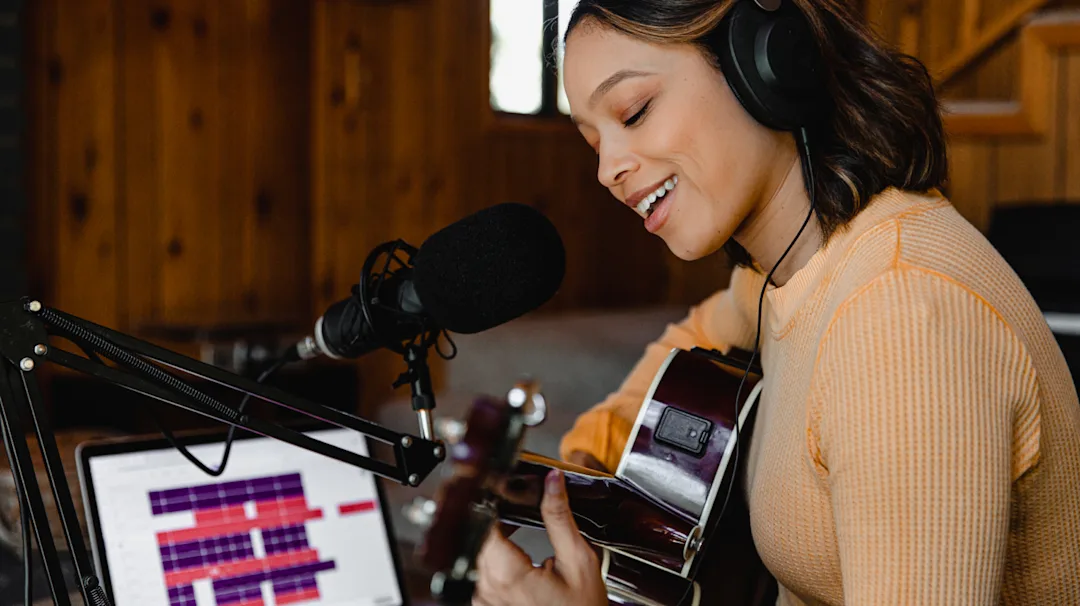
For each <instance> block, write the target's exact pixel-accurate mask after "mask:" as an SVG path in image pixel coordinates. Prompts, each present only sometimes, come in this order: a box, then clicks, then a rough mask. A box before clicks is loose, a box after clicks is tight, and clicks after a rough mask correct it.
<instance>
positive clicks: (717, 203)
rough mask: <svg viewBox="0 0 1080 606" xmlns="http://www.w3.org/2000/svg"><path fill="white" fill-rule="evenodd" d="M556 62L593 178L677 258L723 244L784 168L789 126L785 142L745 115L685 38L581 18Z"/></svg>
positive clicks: (700, 254) (764, 197)
mask: <svg viewBox="0 0 1080 606" xmlns="http://www.w3.org/2000/svg"><path fill="white" fill-rule="evenodd" d="M564 70H565V71H564V78H565V87H566V94H567V98H568V100H569V102H570V109H571V114H572V116H573V119H574V121H575V122H576V123H577V124H578V128H579V129H580V131H581V134H582V135H583V136H584V137H585V140H586V141H588V143H589V145H590V146H592V147H593V149H595V150H596V153H597V155H598V156H599V167H598V171H597V178H598V179H599V180H600V182H601V183H602V184H603V185H604V186H605V187H607V188H608V190H609V191H611V193H612V195H614V196H615V197H616V198H617V199H618V200H619V201H620V202H623V203H624V204H626V205H627V206H629V207H630V208H632V209H633V212H637V213H638V214H639V215H640V216H641V217H642V219H643V220H644V224H645V228H646V229H647V230H649V231H650V232H652V233H655V234H657V235H659V236H660V237H661V238H663V239H664V241H665V242H666V243H667V245H668V248H670V249H671V251H672V252H673V253H674V254H675V255H677V256H679V257H680V258H683V259H686V260H693V259H698V258H701V257H704V256H706V255H708V254H710V253H712V252H714V251H716V250H718V249H719V248H720V247H722V246H723V244H724V243H725V242H726V241H727V240H728V238H730V237H732V235H734V234H735V233H736V231H737V230H738V228H739V226H740V225H741V224H742V223H743V221H744V220H745V219H746V218H747V216H748V215H749V214H750V213H752V212H753V211H754V209H755V208H756V207H758V206H759V205H761V204H762V203H763V202H764V201H766V200H768V198H769V197H770V196H771V194H772V193H773V192H774V191H775V190H776V189H777V187H779V185H780V183H782V181H783V178H784V176H785V175H786V174H787V173H788V171H789V170H790V168H791V162H790V160H789V161H784V160H782V159H784V158H791V157H792V154H791V150H792V149H793V148H792V147H791V139H790V135H787V142H786V143H787V147H786V148H785V133H779V132H775V131H772V130H769V129H767V128H765V127H764V126H761V125H760V124H759V123H757V122H756V121H754V119H753V118H752V117H751V116H750V115H749V114H748V113H746V111H745V110H744V109H743V108H742V106H741V105H740V104H739V102H738V100H737V99H736V98H735V96H734V95H733V94H732V92H731V90H730V89H729V88H728V86H727V84H726V82H725V81H724V79H723V76H722V75H721V74H720V72H719V71H718V70H717V69H716V68H715V67H713V66H712V65H711V64H710V63H709V61H708V60H707V59H706V58H705V56H704V55H703V54H702V53H701V52H700V51H699V50H698V49H697V48H695V47H693V46H690V45H685V44H680V45H656V44H651V43H648V42H642V41H640V40H637V39H635V38H632V37H630V36H627V35H625V34H622V33H619V32H616V31H614V30H612V29H610V28H607V27H603V26H599V25H598V24H597V23H596V22H595V21H589V20H586V21H583V22H582V23H580V24H579V25H578V26H577V27H576V28H575V29H574V30H573V31H572V33H571V34H570V37H569V39H568V40H567V42H566V55H565V68H564ZM661 193H662V194H663V196H662V197H660V196H658V195H657V194H661ZM650 201H651V204H650Z"/></svg>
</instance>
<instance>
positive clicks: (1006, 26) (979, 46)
mask: <svg viewBox="0 0 1080 606" xmlns="http://www.w3.org/2000/svg"><path fill="white" fill-rule="evenodd" d="M1049 1H1050V0H1023V1H1021V2H1017V3H1016V4H1014V5H1013V6H1011V7H1010V8H1009V9H1008V10H1007V11H1005V13H1004V14H1003V15H1001V16H1000V17H998V18H997V20H995V21H994V22H993V23H990V24H989V25H987V26H986V27H985V28H983V29H982V30H981V31H979V33H978V35H976V36H975V37H974V39H973V40H971V42H962V46H961V47H960V48H959V49H958V50H957V51H956V52H954V53H953V54H952V55H950V56H949V58H947V59H946V60H945V61H944V62H942V64H941V65H940V66H939V67H938V68H937V69H936V70H934V71H935V72H936V76H937V83H938V86H942V85H944V84H947V83H948V82H949V81H950V80H952V79H953V78H954V77H956V76H957V75H958V74H959V73H960V72H961V71H963V70H964V69H965V68H967V67H968V66H970V65H971V64H972V63H973V62H974V61H975V60H976V59H978V58H979V57H980V56H982V54H983V53H985V52H986V51H987V50H989V49H990V48H991V47H993V46H994V45H995V44H997V43H998V42H1000V41H1001V39H1002V38H1004V37H1005V36H1007V35H1009V34H1010V33H1011V32H1013V31H1014V30H1015V29H1016V28H1017V27H1019V26H1020V24H1021V22H1022V21H1023V20H1024V19H1025V18H1027V17H1028V15H1029V14H1030V13H1032V12H1034V11H1036V10H1038V9H1040V8H1042V7H1043V6H1045V5H1046V4H1047V3H1049ZM965 8H966V7H965Z"/></svg>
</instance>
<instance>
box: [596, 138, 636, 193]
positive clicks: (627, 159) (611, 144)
mask: <svg viewBox="0 0 1080 606" xmlns="http://www.w3.org/2000/svg"><path fill="white" fill-rule="evenodd" d="M599 155H600V162H599V165H598V166H597V169H596V178H597V180H599V181H600V184H601V185H603V186H604V187H607V188H609V189H610V188H612V187H615V186H616V185H619V184H621V183H622V182H623V181H625V180H626V177H627V176H628V175H629V174H630V173H632V172H633V171H634V170H636V169H637V167H638V163H637V160H636V159H635V157H634V154H632V153H631V152H630V149H629V147H628V146H627V145H626V144H625V142H623V141H621V140H620V139H618V138H616V139H610V138H609V139H607V140H605V141H602V142H601V144H600V154H599Z"/></svg>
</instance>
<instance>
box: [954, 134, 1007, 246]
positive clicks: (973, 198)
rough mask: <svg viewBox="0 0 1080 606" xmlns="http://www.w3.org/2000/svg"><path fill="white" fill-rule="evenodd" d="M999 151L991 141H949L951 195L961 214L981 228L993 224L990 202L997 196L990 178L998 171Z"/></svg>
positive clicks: (983, 228)
mask: <svg viewBox="0 0 1080 606" xmlns="http://www.w3.org/2000/svg"><path fill="white" fill-rule="evenodd" d="M995 152H996V148H995V146H994V144H993V143H992V142H988V141H978V140H975V141H972V140H964V139H959V140H953V141H950V143H949V166H950V171H949V185H948V188H947V195H948V196H949V199H950V201H951V202H952V204H953V206H955V207H956V209H957V210H958V211H959V212H960V214H962V215H963V216H964V218H966V219H967V220H968V221H970V222H971V223H972V225H974V226H975V227H977V228H979V229H981V230H985V229H986V228H987V227H988V225H989V218H990V205H989V204H988V203H987V202H988V201H989V200H993V199H994V196H995V190H994V186H995V185H996V183H995V182H993V181H992V180H990V179H988V178H987V175H992V174H994V172H995V171H994V166H995V162H996V161H997V155H996V153H995Z"/></svg>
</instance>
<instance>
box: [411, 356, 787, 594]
mask: <svg viewBox="0 0 1080 606" xmlns="http://www.w3.org/2000/svg"><path fill="white" fill-rule="evenodd" d="M725 362H726V363H725ZM731 362H732V361H731V360H723V359H722V358H721V359H720V360H719V361H718V355H717V354H715V353H714V352H713V353H710V352H703V351H701V350H694V351H683V350H673V351H672V352H671V354H670V355H669V356H668V358H667V359H666V360H665V362H664V364H663V366H662V367H661V368H660V370H659V371H658V372H657V374H656V377H655V378H654V380H653V383H652V386H651V388H650V390H649V393H648V394H647V396H646V398H645V400H644V402H643V403H642V406H641V409H640V411H639V413H638V417H637V420H636V422H635V424H634V427H633V430H632V431H631V434H630V436H629V439H628V440H627V443H626V447H625V450H624V452H623V455H622V457H621V459H620V461H619V465H618V468H617V469H616V470H615V472H614V473H613V474H608V473H603V472H599V471H594V470H591V469H586V468H583V467H578V466H576V465H572V464H569V463H566V462H563V461H559V460H555V459H551V458H548V457H544V456H541V455H537V454H534V453H528V452H521V451H520V444H521V440H522V437H523V435H524V431H525V430H526V427H525V424H524V422H523V418H524V413H523V411H522V409H523V408H524V406H523V404H524V403H525V402H527V401H528V400H529V398H531V397H534V396H535V394H532V393H528V389H527V388H526V389H523V388H521V387H518V388H516V389H518V390H519V391H518V392H517V393H515V392H514V391H512V392H511V395H510V397H508V398H507V400H506V401H499V400H495V399H491V398H482V399H480V400H478V401H477V402H476V403H475V404H474V408H473V411H472V413H471V414H470V418H469V420H468V429H467V432H466V434H465V436H464V438H463V439H462V440H460V441H459V442H458V443H457V444H454V445H452V446H451V447H450V455H451V459H452V460H454V461H455V464H456V467H455V476H454V478H452V479H451V480H450V481H449V482H447V484H446V485H444V486H443V489H442V491H441V494H440V495H439V497H438V504H437V509H436V513H435V516H434V521H433V524H432V526H431V528H429V530H428V533H427V535H426V541H425V544H424V545H423V546H422V550H421V555H422V557H423V560H424V562H425V563H426V564H427V565H428V566H429V567H430V568H431V569H432V570H434V571H436V572H435V575H434V577H433V584H432V589H433V593H435V594H436V596H437V597H442V598H443V600H444V602H455V601H460V602H461V603H468V600H467V599H465V598H467V597H468V596H469V595H471V583H472V580H473V577H474V575H472V574H471V571H472V564H473V563H474V562H475V555H476V552H477V551H478V550H479V546H480V544H482V541H483V538H484V536H485V535H486V532H487V531H488V529H489V528H490V526H491V524H492V523H493V522H494V521H496V520H498V521H500V522H503V523H505V524H511V525H518V526H527V527H534V528H543V521H542V518H541V515H540V509H539V506H540V500H541V498H542V496H543V486H544V478H545V476H546V475H547V473H548V471H550V470H551V469H552V468H558V469H561V470H563V471H564V475H565V477H566V487H567V495H568V498H569V502H570V509H571V511H572V512H573V514H574V517H575V520H576V522H577V524H578V527H579V528H580V529H581V531H582V534H583V535H584V536H585V537H586V539H587V540H588V541H589V543H590V544H591V545H592V546H593V548H594V549H595V550H596V551H597V552H598V554H599V555H600V559H601V562H602V567H601V570H602V573H603V574H604V580H605V583H606V584H607V588H608V595H609V599H610V601H611V602H612V603H616V604H642V605H652V604H677V603H681V604H763V603H766V600H769V599H770V598H771V597H772V594H771V589H772V587H771V577H769V576H768V574H767V571H765V569H764V567H763V566H762V565H761V563H760V560H758V559H757V553H756V551H755V550H754V548H753V540H752V538H751V536H750V531H749V519H748V516H747V515H746V510H745V507H744V504H743V498H742V495H741V491H740V487H739V486H738V468H737V465H736V460H735V459H736V444H737V441H740V440H741V447H740V448H741V452H740V454H739V457H738V458H739V459H740V461H743V462H744V461H745V458H746V456H747V453H746V450H747V445H746V443H747V441H748V440H747V438H748V437H749V435H750V432H751V431H752V424H753V417H754V412H755V411H756V403H757V398H758V394H759V393H760V390H761V387H762V383H761V377H760V375H759V374H754V373H751V374H750V375H749V376H747V378H746V380H745V382H743V383H742V386H741V387H742V389H741V393H739V391H740V390H739V388H740V382H741V381H742V378H743V377H742V375H743V367H735V366H734V365H733V364H731ZM737 393H739V397H738V402H736V394H737ZM729 493H730V494H729ZM725 504H726V507H725ZM699 572H700V574H699Z"/></svg>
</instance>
